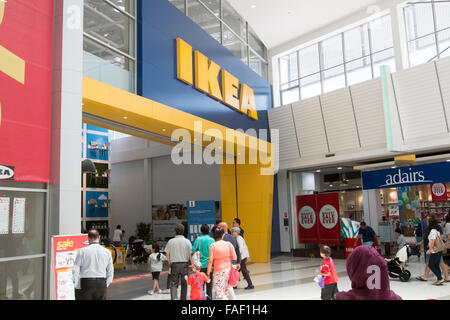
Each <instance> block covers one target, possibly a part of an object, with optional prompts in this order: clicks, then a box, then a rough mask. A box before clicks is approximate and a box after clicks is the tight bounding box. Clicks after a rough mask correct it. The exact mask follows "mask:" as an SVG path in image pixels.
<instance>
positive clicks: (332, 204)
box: [317, 193, 341, 244]
mask: <svg viewBox="0 0 450 320" xmlns="http://www.w3.org/2000/svg"><path fill="white" fill-rule="evenodd" d="M317 209H318V212H319V224H318V231H319V239H320V243H321V244H340V243H341V222H340V217H339V194H338V193H325V194H319V195H317Z"/></svg>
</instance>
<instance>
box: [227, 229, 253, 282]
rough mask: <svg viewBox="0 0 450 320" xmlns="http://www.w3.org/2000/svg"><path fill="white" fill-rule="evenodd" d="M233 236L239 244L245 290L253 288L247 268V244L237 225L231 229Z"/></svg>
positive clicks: (248, 258)
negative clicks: (245, 284)
mask: <svg viewBox="0 0 450 320" xmlns="http://www.w3.org/2000/svg"><path fill="white" fill-rule="evenodd" d="M231 231H232V234H233V236H234V237H235V238H236V240H237V243H238V245H239V252H240V253H241V270H240V271H242V275H243V276H244V279H245V281H247V287H246V288H245V290H251V289H254V288H255V286H254V285H253V283H252V279H251V278H250V274H249V272H248V269H247V262H248V260H250V253H249V252H248V247H247V244H246V243H245V240H244V238H243V237H242V236H241V229H240V228H239V227H234V228H233V229H231Z"/></svg>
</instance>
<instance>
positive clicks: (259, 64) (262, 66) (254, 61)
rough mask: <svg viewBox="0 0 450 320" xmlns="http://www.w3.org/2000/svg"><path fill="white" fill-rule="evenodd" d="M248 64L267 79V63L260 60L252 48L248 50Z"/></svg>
mask: <svg viewBox="0 0 450 320" xmlns="http://www.w3.org/2000/svg"><path fill="white" fill-rule="evenodd" d="M249 54H250V65H249V67H250V68H251V69H252V70H253V71H255V72H256V73H257V74H259V75H260V76H261V77H263V78H264V79H267V68H268V66H267V63H266V62H264V61H262V60H261V59H260V58H259V57H258V56H257V55H256V54H255V53H254V52H253V51H252V50H249Z"/></svg>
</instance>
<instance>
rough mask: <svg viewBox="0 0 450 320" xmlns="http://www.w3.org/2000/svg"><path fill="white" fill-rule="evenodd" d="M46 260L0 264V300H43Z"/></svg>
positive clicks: (38, 259)
mask: <svg viewBox="0 0 450 320" xmlns="http://www.w3.org/2000/svg"><path fill="white" fill-rule="evenodd" d="M44 273H45V266H44V258H37V259H28V260H18V261H8V262H0V300H5V299H12V300H19V299H20V300H43V299H45V297H44V285H45V284H44Z"/></svg>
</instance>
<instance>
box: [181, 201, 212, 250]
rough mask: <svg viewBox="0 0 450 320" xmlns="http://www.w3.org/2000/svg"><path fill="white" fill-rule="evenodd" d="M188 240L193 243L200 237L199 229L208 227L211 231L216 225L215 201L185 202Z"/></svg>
mask: <svg viewBox="0 0 450 320" xmlns="http://www.w3.org/2000/svg"><path fill="white" fill-rule="evenodd" d="M187 222H188V239H189V240H190V241H191V242H194V241H195V239H196V238H197V237H199V236H201V235H202V233H201V231H200V227H201V226H202V225H203V224H207V225H209V229H210V230H212V228H213V226H214V225H215V224H216V202H215V201H188V202H187Z"/></svg>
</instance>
